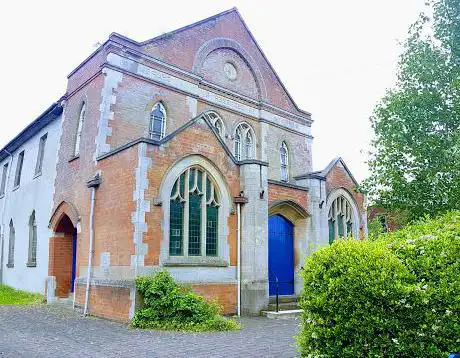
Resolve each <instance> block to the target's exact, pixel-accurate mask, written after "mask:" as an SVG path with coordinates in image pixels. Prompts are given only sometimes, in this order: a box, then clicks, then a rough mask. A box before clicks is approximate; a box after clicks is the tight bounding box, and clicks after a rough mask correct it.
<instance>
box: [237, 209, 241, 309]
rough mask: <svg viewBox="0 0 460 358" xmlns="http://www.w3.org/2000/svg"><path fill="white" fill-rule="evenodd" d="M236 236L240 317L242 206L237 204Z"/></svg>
mask: <svg viewBox="0 0 460 358" xmlns="http://www.w3.org/2000/svg"><path fill="white" fill-rule="evenodd" d="M236 216H237V225H236V236H237V248H236V249H237V250H238V251H237V254H236V267H237V268H236V269H237V273H236V276H237V281H238V288H237V291H238V317H240V316H241V204H240V203H238V204H236Z"/></svg>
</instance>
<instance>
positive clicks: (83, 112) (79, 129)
mask: <svg viewBox="0 0 460 358" xmlns="http://www.w3.org/2000/svg"><path fill="white" fill-rule="evenodd" d="M85 119H86V103H85V102H83V104H82V106H81V109H80V114H79V116H78V126H77V136H76V138H75V147H74V155H75V156H77V155H78V154H80V142H81V135H82V132H83V124H84V123H85Z"/></svg>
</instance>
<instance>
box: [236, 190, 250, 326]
mask: <svg viewBox="0 0 460 358" xmlns="http://www.w3.org/2000/svg"><path fill="white" fill-rule="evenodd" d="M234 202H235V204H236V217H237V224H236V250H237V252H236V279H237V295H238V299H237V308H238V310H237V312H238V317H240V316H241V205H243V204H246V203H247V202H248V198H246V197H245V196H244V195H243V192H242V191H241V192H240V196H237V197H236V198H235V200H234Z"/></svg>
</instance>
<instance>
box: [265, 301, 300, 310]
mask: <svg viewBox="0 0 460 358" xmlns="http://www.w3.org/2000/svg"><path fill="white" fill-rule="evenodd" d="M278 308H279V310H280V311H290V310H296V309H298V308H299V306H298V305H297V302H285V303H280V304H279V307H278ZM267 311H276V303H269V304H268V307H267Z"/></svg>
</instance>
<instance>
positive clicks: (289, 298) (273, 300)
mask: <svg viewBox="0 0 460 358" xmlns="http://www.w3.org/2000/svg"><path fill="white" fill-rule="evenodd" d="M298 299H299V296H296V295H286V296H278V300H279V303H291V302H297V300H298ZM269 302H270V303H276V296H270V298H269Z"/></svg>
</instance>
